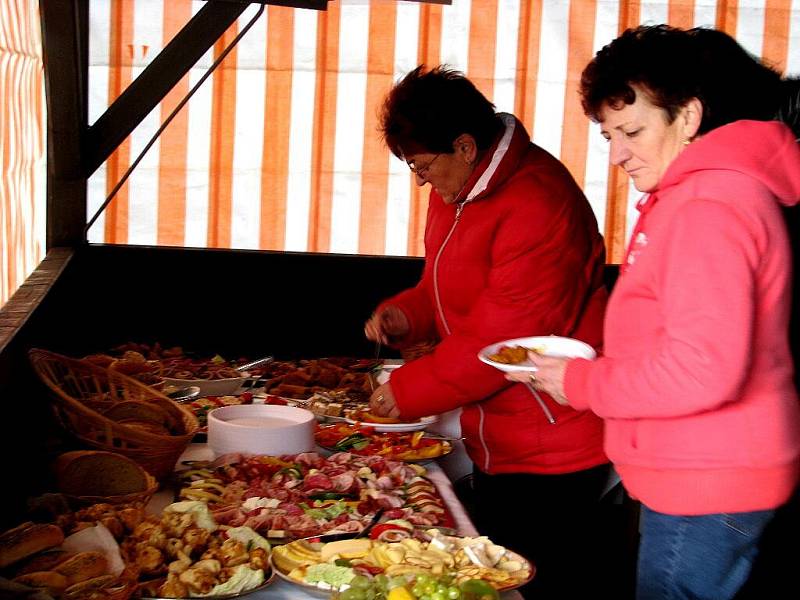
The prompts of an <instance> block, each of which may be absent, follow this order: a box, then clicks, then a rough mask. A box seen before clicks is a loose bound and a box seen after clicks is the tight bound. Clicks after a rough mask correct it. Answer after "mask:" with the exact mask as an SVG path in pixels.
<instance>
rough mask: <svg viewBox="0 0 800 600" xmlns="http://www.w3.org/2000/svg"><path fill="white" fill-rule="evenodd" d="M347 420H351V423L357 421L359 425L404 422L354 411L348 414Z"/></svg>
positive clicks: (368, 412) (363, 411) (367, 411)
mask: <svg viewBox="0 0 800 600" xmlns="http://www.w3.org/2000/svg"><path fill="white" fill-rule="evenodd" d="M348 418H350V419H352V420H353V421H359V422H361V423H382V424H384V425H387V424H397V423H403V422H404V421H401V420H400V419H394V418H392V417H381V416H380V415H375V414H373V413H371V412H370V411H369V410H357V411H354V412H352V413H350V415H349V416H348Z"/></svg>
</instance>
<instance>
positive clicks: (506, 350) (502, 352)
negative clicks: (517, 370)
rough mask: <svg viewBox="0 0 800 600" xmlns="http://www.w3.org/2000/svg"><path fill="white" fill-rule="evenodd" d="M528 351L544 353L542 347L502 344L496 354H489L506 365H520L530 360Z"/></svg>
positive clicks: (492, 358)
mask: <svg viewBox="0 0 800 600" xmlns="http://www.w3.org/2000/svg"><path fill="white" fill-rule="evenodd" d="M528 352H537V353H539V354H541V353H542V349H541V348H526V347H525V346H500V348H498V349H497V352H496V353H495V354H490V355H489V357H488V358H489V360H492V361H494V362H497V363H501V364H504V365H518V364H519V363H522V362H525V361H526V360H528Z"/></svg>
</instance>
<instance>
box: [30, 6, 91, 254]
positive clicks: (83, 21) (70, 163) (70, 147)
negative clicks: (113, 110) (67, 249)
mask: <svg viewBox="0 0 800 600" xmlns="http://www.w3.org/2000/svg"><path fill="white" fill-rule="evenodd" d="M39 12H40V15H41V26H42V50H43V55H44V76H45V79H44V82H45V90H46V96H47V248H48V249H49V248H53V247H55V246H75V245H78V244H81V243H83V242H84V240H85V238H84V235H83V228H84V226H85V225H86V172H85V170H84V168H83V165H82V161H81V148H82V143H81V140H82V136H83V132H84V131H85V128H86V120H87V114H88V101H87V98H88V91H87V90H88V87H87V81H86V79H87V74H88V64H89V50H88V46H89V44H88V34H89V0H63V1H62V0H40V2H39Z"/></svg>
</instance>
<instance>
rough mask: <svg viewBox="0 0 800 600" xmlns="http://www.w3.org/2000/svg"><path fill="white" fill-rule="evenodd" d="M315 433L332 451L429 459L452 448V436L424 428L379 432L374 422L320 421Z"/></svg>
mask: <svg viewBox="0 0 800 600" xmlns="http://www.w3.org/2000/svg"><path fill="white" fill-rule="evenodd" d="M314 437H315V441H316V443H317V445H318V446H319V447H320V448H324V449H325V450H328V451H330V452H350V453H352V454H358V455H361V456H368V455H370V454H376V455H379V456H384V457H386V458H389V459H391V460H400V461H403V462H410V463H424V462H428V461H430V460H433V459H436V458H440V457H442V456H447V455H448V454H450V453H451V452H452V451H453V445H452V444H451V443H450V441H449V440H443V439H438V438H433V437H425V435H424V433H423V432H421V431H416V432H393V431H387V432H379V431H376V430H375V428H374V427H373V426H372V425H369V426H363V425H351V424H345V423H334V424H327V425H323V424H318V425H317V429H316V433H315V436H314Z"/></svg>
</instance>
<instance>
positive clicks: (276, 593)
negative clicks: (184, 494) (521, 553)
mask: <svg viewBox="0 0 800 600" xmlns="http://www.w3.org/2000/svg"><path fill="white" fill-rule="evenodd" d="M212 458H214V455H213V453H212V452H211V449H210V448H209V447H208V446H207V445H206V444H190V445H189V447H188V448H187V449H186V452H184V453H183V455H182V456H181V458H180V460H210V459H212ZM426 468H427V469H428V478H429V479H430V480H431V481H433V483H434V484H435V485H436V488H437V490H438V491H439V494H440V495H441V496H442V499H443V500H444V501H445V503H446V504H447V508H448V509H449V510H450V513H451V514H452V515H453V519H454V520H455V522H456V529H457V530H458V531H459V533H461V534H462V535H470V536H474V535H477V534H478V532H477V531H476V529H475V526H474V525H473V524H472V521H470V519H469V516H468V515H467V513H466V511H465V510H464V507H463V506H462V504H461V502H459V500H458V498H457V497H456V495H455V492H454V491H453V486H452V484H451V483H450V480H449V479H448V478H447V475H445V473H444V471H443V470H442V469H441V467H439V465H437V464H436V463H434V462H432V463H428V464H427V465H426ZM172 499H173V495H172V492H171V491H161V492H158V493H157V494H156V495H155V496H154V497H153V500H152V501H151V503H150V505H149V506H148V508H149V509H150V510H153V511H156V512H160V510H161V509H162V508H163V507H164V506H166V505H167V504H169V503H170V502H172ZM322 597H324V595H323V596H322ZM262 598H263V599H265V600H318V599H319V598H320V595H318V594H312V593H310V592H308V591H306V590H305V589H303V588H301V587H299V586H297V585H294V584H292V583H289V582H288V581H284V580H282V579H279V578H278V577H276V578H275V582H274V583H273V584H272V585H270V586H269V587H267V588H264V589H263V590H261V591H260V592H254V593H252V594H249V595H248V596H247V600H261V599H262ZM502 598H503V600H522V596H521V595H520V594H519V593H517V592H505V593H504V594H502Z"/></svg>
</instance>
